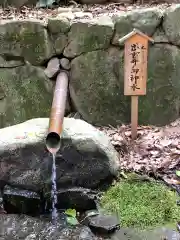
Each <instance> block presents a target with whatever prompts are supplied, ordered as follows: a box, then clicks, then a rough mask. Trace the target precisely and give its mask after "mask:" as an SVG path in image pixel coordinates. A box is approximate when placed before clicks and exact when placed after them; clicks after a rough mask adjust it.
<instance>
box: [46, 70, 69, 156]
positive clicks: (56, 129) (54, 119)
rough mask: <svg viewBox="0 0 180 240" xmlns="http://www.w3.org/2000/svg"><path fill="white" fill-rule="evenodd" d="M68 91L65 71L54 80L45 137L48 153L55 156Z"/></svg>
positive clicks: (59, 139)
mask: <svg viewBox="0 0 180 240" xmlns="http://www.w3.org/2000/svg"><path fill="white" fill-rule="evenodd" d="M67 90H68V74H67V72H66V71H61V72H60V73H59V74H58V76H57V79H56V85H55V89H54V96H53V102H52V107H51V114H50V119H49V129H48V134H47V136H46V147H47V149H48V151H49V152H51V153H52V154H56V153H57V151H58V150H59V149H60V144H61V142H60V141H61V132H62V125H63V119H64V113H65V107H66V99H67Z"/></svg>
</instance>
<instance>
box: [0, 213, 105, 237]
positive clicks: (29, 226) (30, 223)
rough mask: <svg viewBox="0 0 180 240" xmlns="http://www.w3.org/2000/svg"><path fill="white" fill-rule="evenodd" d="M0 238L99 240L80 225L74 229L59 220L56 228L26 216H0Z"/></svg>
mask: <svg viewBox="0 0 180 240" xmlns="http://www.w3.org/2000/svg"><path fill="white" fill-rule="evenodd" d="M0 226H1V228H0V236H1V237H2V238H3V239H4V240H8V239H12V240H15V239H25V240H35V239H38V240H45V239H48V240H54V239H57V240H77V239H79V240H85V238H83V236H84V235H85V236H86V240H98V239H99V240H100V239H101V238H98V237H95V236H94V235H93V234H92V233H91V231H90V230H89V229H88V228H87V227H84V226H82V225H78V226H75V227H73V228H72V227H68V226H64V224H63V223H62V222H61V220H59V221H58V223H57V225H56V227H54V225H52V224H51V223H50V221H47V220H46V219H41V220H40V219H37V218H33V217H28V216H26V215H20V216H19V215H15V214H11V215H8V214H6V215H0Z"/></svg>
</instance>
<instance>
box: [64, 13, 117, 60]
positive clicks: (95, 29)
mask: <svg viewBox="0 0 180 240" xmlns="http://www.w3.org/2000/svg"><path fill="white" fill-rule="evenodd" d="M113 31H114V24H113V22H112V20H111V18H110V17H101V18H99V19H96V20H87V19H84V20H80V21H79V22H74V23H72V25H71V29H70V32H69V34H68V45H67V47H66V48H65V49H64V56H65V57H70V58H73V57H75V56H78V55H80V54H82V53H86V52H91V51H94V50H97V49H106V48H108V46H109V44H110V41H111V38H112V36H113Z"/></svg>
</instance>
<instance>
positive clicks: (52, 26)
mask: <svg viewBox="0 0 180 240" xmlns="http://www.w3.org/2000/svg"><path fill="white" fill-rule="evenodd" d="M47 27H48V30H49V32H50V33H52V34H59V33H67V32H68V31H69V29H70V21H69V20H68V19H67V18H65V17H64V18H62V17H61V18H48V25H47Z"/></svg>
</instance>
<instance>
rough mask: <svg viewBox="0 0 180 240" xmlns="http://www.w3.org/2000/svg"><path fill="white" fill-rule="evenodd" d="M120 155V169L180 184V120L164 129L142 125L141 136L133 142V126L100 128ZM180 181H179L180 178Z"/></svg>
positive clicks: (140, 127)
mask: <svg viewBox="0 0 180 240" xmlns="http://www.w3.org/2000/svg"><path fill="white" fill-rule="evenodd" d="M99 129H100V130H101V131H103V132H105V133H106V134H107V135H108V136H109V137H110V139H111V143H112V144H113V146H114V147H115V148H116V150H117V151H118V152H119V156H120V163H121V168H122V169H124V170H126V171H135V172H137V173H143V174H148V175H149V176H153V177H156V178H161V179H163V180H164V181H165V182H166V183H167V184H178V185H179V184H180V180H178V178H177V176H176V170H180V119H178V120H176V121H175V122H173V123H171V124H169V125H167V126H165V127H153V126H139V127H138V137H137V139H136V140H135V141H132V140H131V128H130V126H125V125H123V126H121V127H118V128H113V127H105V128H99ZM179 179H180V178H179Z"/></svg>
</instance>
